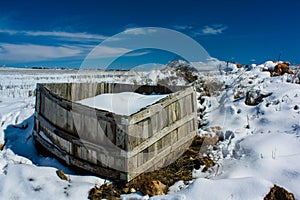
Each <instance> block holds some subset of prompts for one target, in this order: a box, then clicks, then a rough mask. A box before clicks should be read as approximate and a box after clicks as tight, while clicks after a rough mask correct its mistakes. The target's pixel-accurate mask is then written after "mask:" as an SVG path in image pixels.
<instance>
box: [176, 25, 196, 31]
mask: <svg viewBox="0 0 300 200" xmlns="http://www.w3.org/2000/svg"><path fill="white" fill-rule="evenodd" d="M173 28H174V29H176V30H179V31H187V30H193V29H194V28H195V27H194V26H191V25H174V26H173Z"/></svg>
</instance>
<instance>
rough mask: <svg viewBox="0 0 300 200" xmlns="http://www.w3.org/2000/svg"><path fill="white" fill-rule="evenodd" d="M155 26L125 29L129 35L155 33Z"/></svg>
mask: <svg viewBox="0 0 300 200" xmlns="http://www.w3.org/2000/svg"><path fill="white" fill-rule="evenodd" d="M156 31H157V30H155V28H128V29H126V30H125V31H124V33H125V34H127V35H146V34H151V33H155V32H156Z"/></svg>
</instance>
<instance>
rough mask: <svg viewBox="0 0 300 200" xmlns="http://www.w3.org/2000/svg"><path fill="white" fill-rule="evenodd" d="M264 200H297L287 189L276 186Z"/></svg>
mask: <svg viewBox="0 0 300 200" xmlns="http://www.w3.org/2000/svg"><path fill="white" fill-rule="evenodd" d="M264 200H295V197H294V195H293V194H292V193H290V192H288V191H287V190H286V189H284V188H282V187H279V186H277V185H274V186H273V187H272V188H271V190H270V192H269V193H268V194H267V195H266V196H265V198H264Z"/></svg>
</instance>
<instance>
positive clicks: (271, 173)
mask: <svg viewBox="0 0 300 200" xmlns="http://www.w3.org/2000/svg"><path fill="white" fill-rule="evenodd" d="M211 64H212V65H213V66H215V69H216V70H215V71H213V72H211V73H210V72H199V73H197V72H195V73H196V75H197V76H198V77H199V78H201V79H202V80H204V81H205V82H206V83H208V85H209V86H210V87H209V88H208V89H209V91H210V92H211V94H212V96H210V97H207V96H205V97H203V100H204V103H203V104H202V105H198V109H201V110H204V112H205V115H204V119H203V121H205V122H207V125H206V126H204V127H202V128H201V129H199V135H219V136H222V137H223V138H224V139H223V140H222V141H219V142H218V143H217V144H216V145H215V146H214V148H213V149H211V152H210V153H209V155H208V156H210V157H211V158H212V159H213V160H214V161H215V162H216V163H217V165H216V166H217V168H218V169H217V170H216V169H214V170H211V171H208V172H206V173H201V170H194V171H193V176H194V179H193V180H191V181H190V182H184V181H178V182H176V183H175V184H174V185H173V186H171V187H170V188H169V191H168V194H167V195H161V196H156V197H149V196H147V195H146V196H143V195H142V194H141V193H139V192H136V193H134V194H130V195H122V199H182V200H185V199H263V197H264V196H265V195H266V194H267V193H268V192H269V190H270V188H271V187H272V186H273V185H274V184H277V185H279V186H282V187H284V188H285V189H287V190H288V191H290V192H292V193H293V194H294V195H295V198H296V199H300V190H299V186H300V87H299V84H297V83H296V81H297V77H298V76H300V75H299V73H298V74H295V75H288V74H285V75H283V76H278V77H270V74H269V72H266V71H265V70H266V69H271V68H273V67H274V66H275V64H274V62H272V61H268V62H265V63H263V64H259V65H253V66H252V67H251V68H249V69H243V68H239V69H238V68H237V67H236V66H235V64H229V66H226V63H225V62H222V61H217V60H212V61H211ZM203 65H204V64H203V63H200V64H198V67H199V68H201V67H202V66H203ZM195 66H197V64H195ZM203 67H205V66H203ZM22 71H24V73H23V72H22ZM51 72H52V71H51ZM84 73H86V74H85V75H84ZM97 73H98V74H93V72H83V73H80V74H79V73H77V72H75V71H72V70H67V71H64V70H61V71H59V70H57V71H54V72H53V73H51V74H52V75H49V70H46V71H42V70H40V71H39V70H24V69H23V70H20V69H1V70H0V101H1V102H0V120H1V121H0V125H1V126H0V144H3V143H4V142H5V143H6V145H5V148H4V150H3V151H0V199H78V200H79V199H87V196H88V191H89V190H90V189H91V188H92V187H94V186H95V185H101V184H103V183H104V180H103V179H101V178H98V177H95V176H82V175H81V176H79V175H77V176H75V175H72V174H74V173H75V172H74V171H73V170H71V169H70V168H68V167H66V166H64V165H63V164H61V163H60V162H59V161H57V160H56V159H55V158H53V157H47V156H45V155H41V154H40V153H39V152H38V151H37V150H36V148H35V146H34V141H33V138H32V135H31V132H32V129H33V113H34V101H35V97H34V96H33V91H34V88H35V84H36V83H37V82H70V81H72V82H84V81H91V77H93V78H92V80H93V81H108V82H109V81H113V82H120V83H124V82H126V83H132V84H134V83H139V84H156V83H157V82H158V81H161V80H162V79H166V80H167V79H168V78H169V79H170V80H172V83H174V84H178V85H181V84H186V83H185V82H184V81H183V79H181V78H178V79H177V80H176V78H175V79H174V76H176V74H174V72H172V71H168V70H165V71H163V70H153V71H150V72H147V73H146V72H136V71H132V72H125V73H126V76H125V77H124V76H121V75H120V74H118V73H119V72H118V73H117V72H97ZM120 73H121V72H120ZM86 75H88V76H86ZM123 75H124V74H123ZM86 77H88V78H86ZM170 77H173V78H170ZM248 91H254V92H255V93H256V92H259V93H258V94H267V93H270V94H271V95H270V96H267V97H265V98H262V99H261V101H260V102H259V103H258V104H257V105H254V106H249V105H246V104H245V99H246V93H247V92H248ZM30 93H32V94H31V95H29V94H30ZM145 96H146V97H145ZM165 97H166V96H161V95H158V96H157V95H150V96H149V95H140V94H135V93H124V94H123V93H119V94H109V95H100V96H97V97H95V98H93V99H87V100H85V101H87V104H89V106H91V105H92V106H93V105H95V106H96V104H100V102H101V105H102V106H103V105H106V106H105V107H106V109H108V110H110V111H113V112H115V113H119V114H126V115H130V114H132V113H134V112H137V111H138V110H139V109H141V108H143V107H145V106H147V105H150V104H152V103H155V102H157V101H159V99H161V98H165ZM98 98H99V99H98ZM101 98H103V99H101ZM148 98H149V99H148ZM253 98H255V96H254V97H253ZM146 103H147V104H146ZM119 105H121V106H119ZM107 107H108V108H107ZM100 109H104V108H100ZM118 109H119V110H118ZM119 111H120V112H119ZM214 127H220V130H219V131H213V129H214ZM57 169H61V170H63V171H64V172H66V173H67V174H68V176H69V177H70V180H71V181H70V182H68V181H64V180H61V179H59V178H58V177H57V175H56V173H55V172H56V170H57ZM154 178H155V177H154Z"/></svg>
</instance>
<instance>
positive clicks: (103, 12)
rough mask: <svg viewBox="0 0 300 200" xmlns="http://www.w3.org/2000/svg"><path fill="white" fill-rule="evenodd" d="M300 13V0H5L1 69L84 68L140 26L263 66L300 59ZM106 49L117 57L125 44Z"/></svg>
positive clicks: (163, 55) (162, 55)
mask: <svg viewBox="0 0 300 200" xmlns="http://www.w3.org/2000/svg"><path fill="white" fill-rule="evenodd" d="M299 10H300V3H299V2H298V1H296V0H295V1H289V0H285V1H283V0H282V1H277V0H275V1H257V0H252V1H237V0H235V1H224V0H222V1H221V0H210V1H196V0H185V1H179V0H172V1H170V0H164V1H162V0H160V1H158V0H139V1H129V0H128V1H116V0H110V1H100V0H98V1H96V0H86V1H83V0H74V1H66V0H60V1H56V0H51V1H47V0H46V1H33V0H31V1H30V0H28V1H15V0H11V1H1V2H0V66H2V65H5V66H17V67H39V66H46V67H79V66H80V63H81V62H82V60H83V59H84V58H85V56H86V55H87V54H88V53H89V52H90V51H91V50H92V49H93V48H94V47H95V46H96V45H98V44H99V43H101V42H102V41H103V40H105V39H107V38H109V37H111V36H113V35H115V34H118V33H120V32H122V31H128V30H131V29H133V28H139V27H163V28H168V29H172V30H176V31H179V32H181V33H183V34H186V35H188V36H189V37H191V38H192V39H194V40H196V41H197V42H198V43H199V44H201V45H202V46H203V47H204V48H205V49H206V51H207V52H208V53H209V54H210V55H211V56H212V57H215V58H218V59H220V60H226V61H227V60H230V61H235V62H240V63H243V64H250V63H252V62H255V63H261V62H263V61H265V60H276V59H277V58H278V56H279V54H281V59H282V60H287V61H290V62H291V63H293V64H299V63H300V39H299V35H300V34H299V32H300V20H299ZM135 34H136V33H135ZM170 42H171V41H170ZM123 49H124V48H123ZM104 50H105V51H103V52H102V53H103V56H105V55H106V54H107V56H114V53H116V52H117V53H120V51H122V48H121V47H118V48H113V47H110V48H108V47H107V48H105V49H104ZM124 57H126V58H127V59H123V60H122V59H121V60H122V62H124V63H127V64H128V63H129V64H130V63H133V62H136V63H134V65H139V64H140V62H143V61H141V60H143V59H144V60H145V61H144V62H146V63H147V62H161V63H164V62H167V61H168V60H172V59H175V58H178V56H176V55H174V54H172V53H171V54H170V53H168V52H164V51H154V50H149V49H147V50H144V51H142V50H141V51H137V52H136V51H135V52H132V54H131V55H129V56H128V55H127V56H124ZM124 60H126V61H124ZM119 65H120V64H119Z"/></svg>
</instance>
